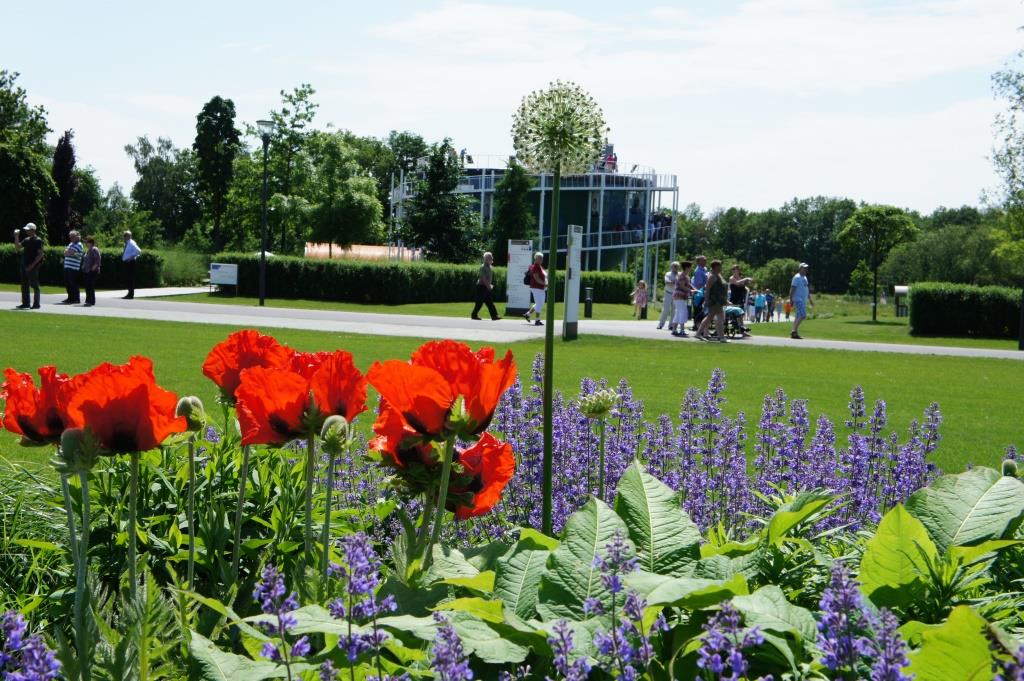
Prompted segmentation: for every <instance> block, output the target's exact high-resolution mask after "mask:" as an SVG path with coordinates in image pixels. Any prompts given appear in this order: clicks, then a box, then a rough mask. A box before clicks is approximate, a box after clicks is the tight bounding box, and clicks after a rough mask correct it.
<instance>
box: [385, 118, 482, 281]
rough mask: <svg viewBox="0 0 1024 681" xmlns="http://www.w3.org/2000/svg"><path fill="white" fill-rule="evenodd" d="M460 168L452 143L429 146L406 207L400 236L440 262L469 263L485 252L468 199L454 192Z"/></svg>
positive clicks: (448, 141) (447, 141) (460, 171)
mask: <svg viewBox="0 0 1024 681" xmlns="http://www.w3.org/2000/svg"><path fill="white" fill-rule="evenodd" d="M461 175H462V165H461V163H460V162H459V156H458V154H456V153H455V150H454V149H453V148H452V144H451V140H449V139H447V138H446V139H445V140H444V141H443V142H440V143H438V144H434V145H432V146H431V147H430V151H429V152H428V154H427V158H426V166H425V168H424V169H423V172H422V176H421V177H420V179H419V180H417V181H416V182H415V183H414V185H415V189H414V190H413V191H414V193H413V196H412V198H411V199H409V201H408V202H407V204H406V208H405V215H404V216H403V218H402V224H401V228H400V229H401V233H402V235H403V237H404V238H405V240H406V243H408V244H410V245H414V246H418V247H422V248H425V249H426V251H427V254H428V257H429V258H430V259H432V260H439V261H441V262H469V261H471V260H475V259H476V258H477V257H479V255H480V252H482V251H483V250H484V249H483V248H482V244H481V236H482V235H480V234H478V231H479V228H478V223H477V218H476V216H475V215H474V214H473V211H472V210H471V209H470V207H469V204H470V202H471V199H470V198H469V197H468V196H463V195H460V194H455V193H453V192H454V190H455V188H456V187H458V185H459V178H460V176H461Z"/></svg>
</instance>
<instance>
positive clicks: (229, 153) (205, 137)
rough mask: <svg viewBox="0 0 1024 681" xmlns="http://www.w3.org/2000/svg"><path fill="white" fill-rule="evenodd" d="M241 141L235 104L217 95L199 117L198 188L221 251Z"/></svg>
mask: <svg viewBox="0 0 1024 681" xmlns="http://www.w3.org/2000/svg"><path fill="white" fill-rule="evenodd" d="M240 148H241V137H240V135H239V132H238V130H237V129H236V128H235V103H234V102H233V101H231V100H230V99H224V98H222V97H221V96H220V95H217V96H215V97H213V98H212V99H210V101H208V102H207V103H206V104H204V105H203V109H202V111H200V112H199V115H198V116H196V139H195V142H193V143H192V150H193V151H195V154H196V175H197V177H196V180H197V182H196V186H197V189H198V191H199V193H200V195H201V196H202V197H203V201H204V203H205V209H206V213H207V214H208V215H209V216H210V217H212V218H213V235H212V236H213V243H214V245H215V247H216V248H217V249H218V250H220V249H222V248H224V246H225V245H226V244H227V243H228V242H229V238H228V237H227V235H225V234H223V233H222V231H221V219H222V218H223V216H224V211H225V210H226V208H227V196H228V190H229V188H230V187H231V180H232V178H233V176H234V169H235V157H236V156H237V155H238V152H239V149H240Z"/></svg>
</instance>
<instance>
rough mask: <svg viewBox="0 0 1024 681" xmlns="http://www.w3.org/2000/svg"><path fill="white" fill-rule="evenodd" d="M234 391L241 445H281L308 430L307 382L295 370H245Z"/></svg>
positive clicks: (258, 368) (254, 368)
mask: <svg viewBox="0 0 1024 681" xmlns="http://www.w3.org/2000/svg"><path fill="white" fill-rule="evenodd" d="M235 394H236V396H237V398H238V403H237V405H236V409H237V412H238V424H239V426H240V428H241V431H242V444H243V445H258V444H284V443H285V442H288V441H289V440H294V439H295V438H297V437H299V436H300V435H303V434H304V433H307V432H308V429H307V427H306V424H305V423H304V417H305V415H306V412H307V410H308V409H309V382H308V381H307V380H306V379H305V378H303V377H302V376H301V375H299V374H297V373H295V372H294V371H289V370H288V369H267V368H264V367H253V368H251V369H246V370H245V371H243V372H242V380H241V382H240V383H239V385H238V390H237V391H235Z"/></svg>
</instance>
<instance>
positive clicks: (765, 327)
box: [165, 293, 1017, 350]
mask: <svg viewBox="0 0 1024 681" xmlns="http://www.w3.org/2000/svg"><path fill="white" fill-rule="evenodd" d="M165 300H174V301H180V302H193V303H220V304H227V305H255V304H256V299H255V298H244V297H237V296H229V295H220V294H213V295H210V294H206V293H196V294H190V295H184V296H167V297H166V298H165ZM814 301H815V303H816V304H815V306H814V307H813V308H811V309H810V310H809V312H810V317H809V318H808V319H806V320H805V321H804V322H803V324H802V325H801V326H800V334H801V335H802V336H804V337H806V338H819V339H823V340H845V341H859V342H869V343H906V344H908V345H938V346H945V347H972V348H990V349H997V350H1015V349H1017V341H1014V340H1000V339H992V338H959V337H946V336H911V335H910V331H909V329H910V319H909V318H908V317H895V316H894V308H893V306H892V305H884V306H879V315H878V321H877V322H872V321H871V304H870V302H861V301H857V300H849V299H848V298H847V297H846V296H834V295H820V296H815V297H814ZM266 304H267V306H268V307H278V308H289V307H291V308H299V309H310V310H337V311H340V312H373V313H378V314H380V313H383V314H407V315H431V316H438V317H468V316H469V313H470V311H471V310H472V309H473V304H472V303H416V304H409V305H365V304H360V303H338V302H331V301H322V300H267V301H266ZM503 306H504V304H503V303H499V304H498V305H497V307H498V311H499V312H501V311H502V310H503ZM660 313H661V310H660V307H658V306H656V305H653V304H652V305H651V306H650V307H649V308H648V311H647V314H648V320H647V321H646V322H642V321H638V322H637V323H641V324H642V323H654V322H656V321H657V319H658V316H659V315H660ZM484 314H486V310H485V311H484ZM555 315H556V317H557V318H559V319H561V317H562V304H561V303H558V304H556V305H555ZM582 318H583V306H582V305H581V306H580V319H582ZM594 318H595V319H607V320H630V319H633V318H634V317H633V306H632V305H616V304H612V303H595V304H594ZM750 326H751V328H752V330H753V332H754V333H755V334H757V335H764V336H778V337H786V336H789V332H790V330H791V328H792V327H791V324H790V323H788V322H780V323H771V324H751V325H750Z"/></svg>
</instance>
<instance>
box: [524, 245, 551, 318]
mask: <svg viewBox="0 0 1024 681" xmlns="http://www.w3.org/2000/svg"><path fill="white" fill-rule="evenodd" d="M527 273H528V274H529V275H530V295H531V296H533V304H532V305H530V309H529V310H527V311H526V314H524V315H523V317H524V318H525V319H526V321H527V322H529V321H530V313H531V312H536V313H537V319H536V321H534V324H535V325H537V326H544V322H542V321H541V320H540V316H541V313H542V312H543V311H544V298H545V296H546V294H547V288H548V273H547V271H546V270H545V269H544V254H543V253H540V252H537V253H535V254H534V256H533V264H532V265H530V269H529V270H527Z"/></svg>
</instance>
